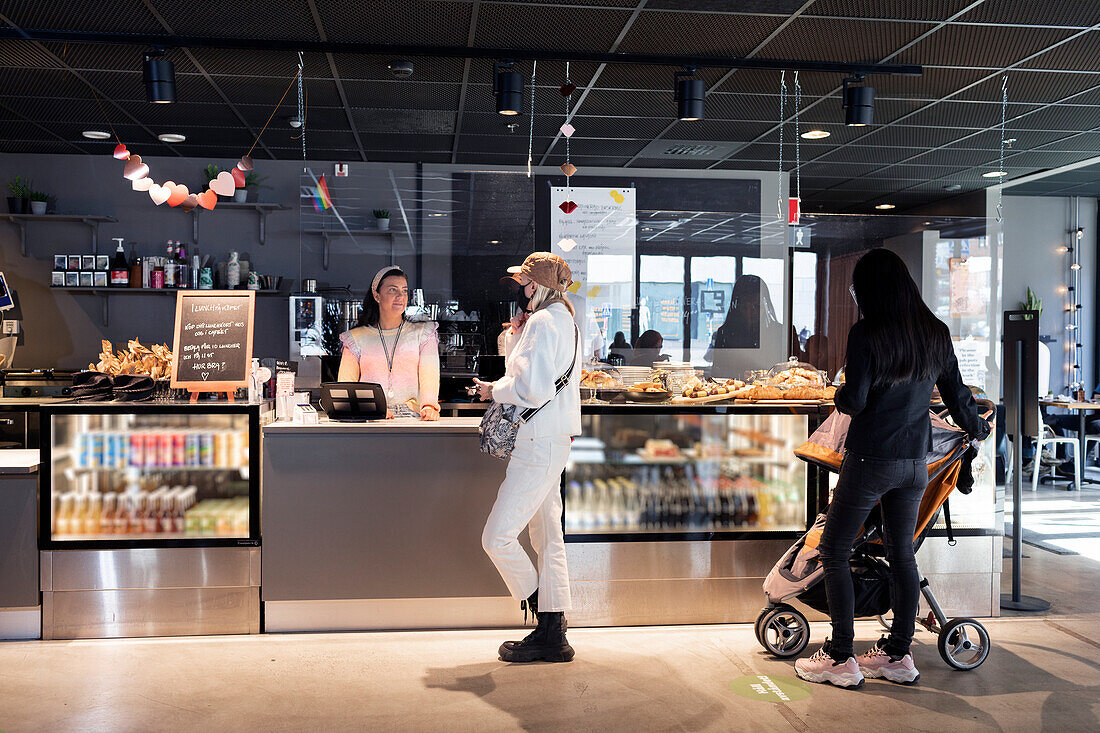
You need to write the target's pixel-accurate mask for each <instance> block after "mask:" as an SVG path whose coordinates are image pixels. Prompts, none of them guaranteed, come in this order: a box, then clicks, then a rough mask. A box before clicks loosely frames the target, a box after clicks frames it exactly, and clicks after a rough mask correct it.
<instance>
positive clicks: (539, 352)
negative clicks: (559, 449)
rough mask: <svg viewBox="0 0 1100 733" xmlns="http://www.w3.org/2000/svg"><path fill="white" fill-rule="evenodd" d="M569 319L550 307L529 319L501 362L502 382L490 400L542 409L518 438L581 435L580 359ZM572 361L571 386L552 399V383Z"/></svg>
mask: <svg viewBox="0 0 1100 733" xmlns="http://www.w3.org/2000/svg"><path fill="white" fill-rule="evenodd" d="M574 344H576V336H575V331H574V323H573V316H572V315H570V313H569V309H568V308H566V307H565V306H564V305H562V304H561V303H553V304H552V305H550V306H548V307H546V308H543V309H541V310H539V311H537V312H535V313H534V314H532V315H531V317H530V318H529V319H527V323H526V325H524V327H523V331H522V332H521V333H520V336H519V341H518V342H517V343H516V345H515V347H514V348H513V349H512V352H511V354H509V355H508V357H507V359H506V360H505V364H506V365H505V372H504V376H503V377H501V378H500V379H498V380H497V381H496V382H494V383H493V399H494V400H496V401H497V402H500V403H502V404H505V405H518V406H519V407H521V408H526V407H541V406H542V405H543V404H544V403H546V401H547V400H551V398H553V399H552V400H551V401H550V404H548V405H546V407H543V408H542V409H541V410H539V412H538V414H537V415H535V416H534V417H533V418H531V420H530V422H527V423H524V424H523V425H521V426H520V428H519V432H518V433H517V435H516V437H517V438H525V439H526V438H545V437H551V436H560V435H580V432H581V392H580V383H581V359H580V355H579V353H578V352H579V348H577V347H575V346H574ZM574 356H576V361H575V363H574V364H573V373H572V375H571V376H570V379H569V384H568V385H566V387H565V389H563V390H562V391H561V393H560V394H558V395H557V397H554V382H556V381H557V379H558V377H560V376H561V375H562V374H563V373H564V372H565V370H566V369H568V368H569V363H570V362H571V361H573V359H574Z"/></svg>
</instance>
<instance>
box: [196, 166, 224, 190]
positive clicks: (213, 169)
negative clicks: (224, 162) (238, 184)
mask: <svg viewBox="0 0 1100 733" xmlns="http://www.w3.org/2000/svg"><path fill="white" fill-rule="evenodd" d="M221 172H222V170H221V168H219V167H218V166H216V165H214V164H213V163H211V164H210V165H208V166H206V167H205V168H203V169H202V175H203V179H202V187H201V188H202V190H203V191H205V190H206V189H208V188H210V182H211V181H213V180H214V179H215V178H217V177H218V174H219V173H221Z"/></svg>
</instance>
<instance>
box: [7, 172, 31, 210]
mask: <svg viewBox="0 0 1100 733" xmlns="http://www.w3.org/2000/svg"><path fill="white" fill-rule="evenodd" d="M8 190H9V191H10V192H11V196H8V213H10V214H26V213H27V211H28V210H29V206H28V203H29V201H28V199H29V198H30V195H31V182H30V181H29V180H26V181H25V180H23V177H22V176H16V177H15V178H13V179H11V181H9V182H8Z"/></svg>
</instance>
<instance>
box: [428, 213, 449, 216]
mask: <svg viewBox="0 0 1100 733" xmlns="http://www.w3.org/2000/svg"><path fill="white" fill-rule="evenodd" d="M428 216H446V214H439V213H435V214H428Z"/></svg>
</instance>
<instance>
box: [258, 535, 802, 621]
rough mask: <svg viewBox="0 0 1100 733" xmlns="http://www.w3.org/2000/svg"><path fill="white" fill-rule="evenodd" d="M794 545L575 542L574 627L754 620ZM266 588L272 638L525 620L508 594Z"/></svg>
mask: <svg viewBox="0 0 1100 733" xmlns="http://www.w3.org/2000/svg"><path fill="white" fill-rule="evenodd" d="M789 545H790V543H789V541H787V540H760V541H754V540H739V541H736V542H675V543H669V542H661V543H657V542H654V543H639V542H635V543H629V544H619V543H570V544H568V545H567V546H566V552H567V554H568V558H569V567H570V576H571V588H572V591H573V610H572V611H571V612H570V613H569V625H570V626H572V627H587V626H646V625H673V624H709V623H744V622H750V621H752V620H754V619H755V618H756V615H757V613H759V611H760V608H761V607H762V606H763V605H764V596H763V593H762V591H761V584H762V583H763V581H764V575H765V574H766V573H767V572H768V570H770V569H771V567H772V565H773V564H774V562H775V559H776V558H777V557H779V556H780V555H781V554H782V552H783V551H784V550H786V549H787V547H789ZM479 549H480V548H479ZM486 562H487V560H486ZM609 565H610V566H611V567H614V569H615V579H614V580H608V579H606V577H605V576H606V574H607V567H608V566H609ZM268 569H269V570H270V569H271V568H270V565H268ZM501 587H502V589H503V584H501ZM264 592H265V600H264V630H265V631H267V632H295V631H377V630H397V629H470V628H508V627H516V626H519V625H521V624H522V623H523V613H522V611H520V608H519V602H518V601H516V600H514V599H512V598H510V597H508V596H506V595H503V596H479V597H465V596H458V595H456V596H446V597H443V596H441V597H422V598H342V599H302V600H271V599H270V592H269V590H268V589H267V588H266V587H265V590H264Z"/></svg>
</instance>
